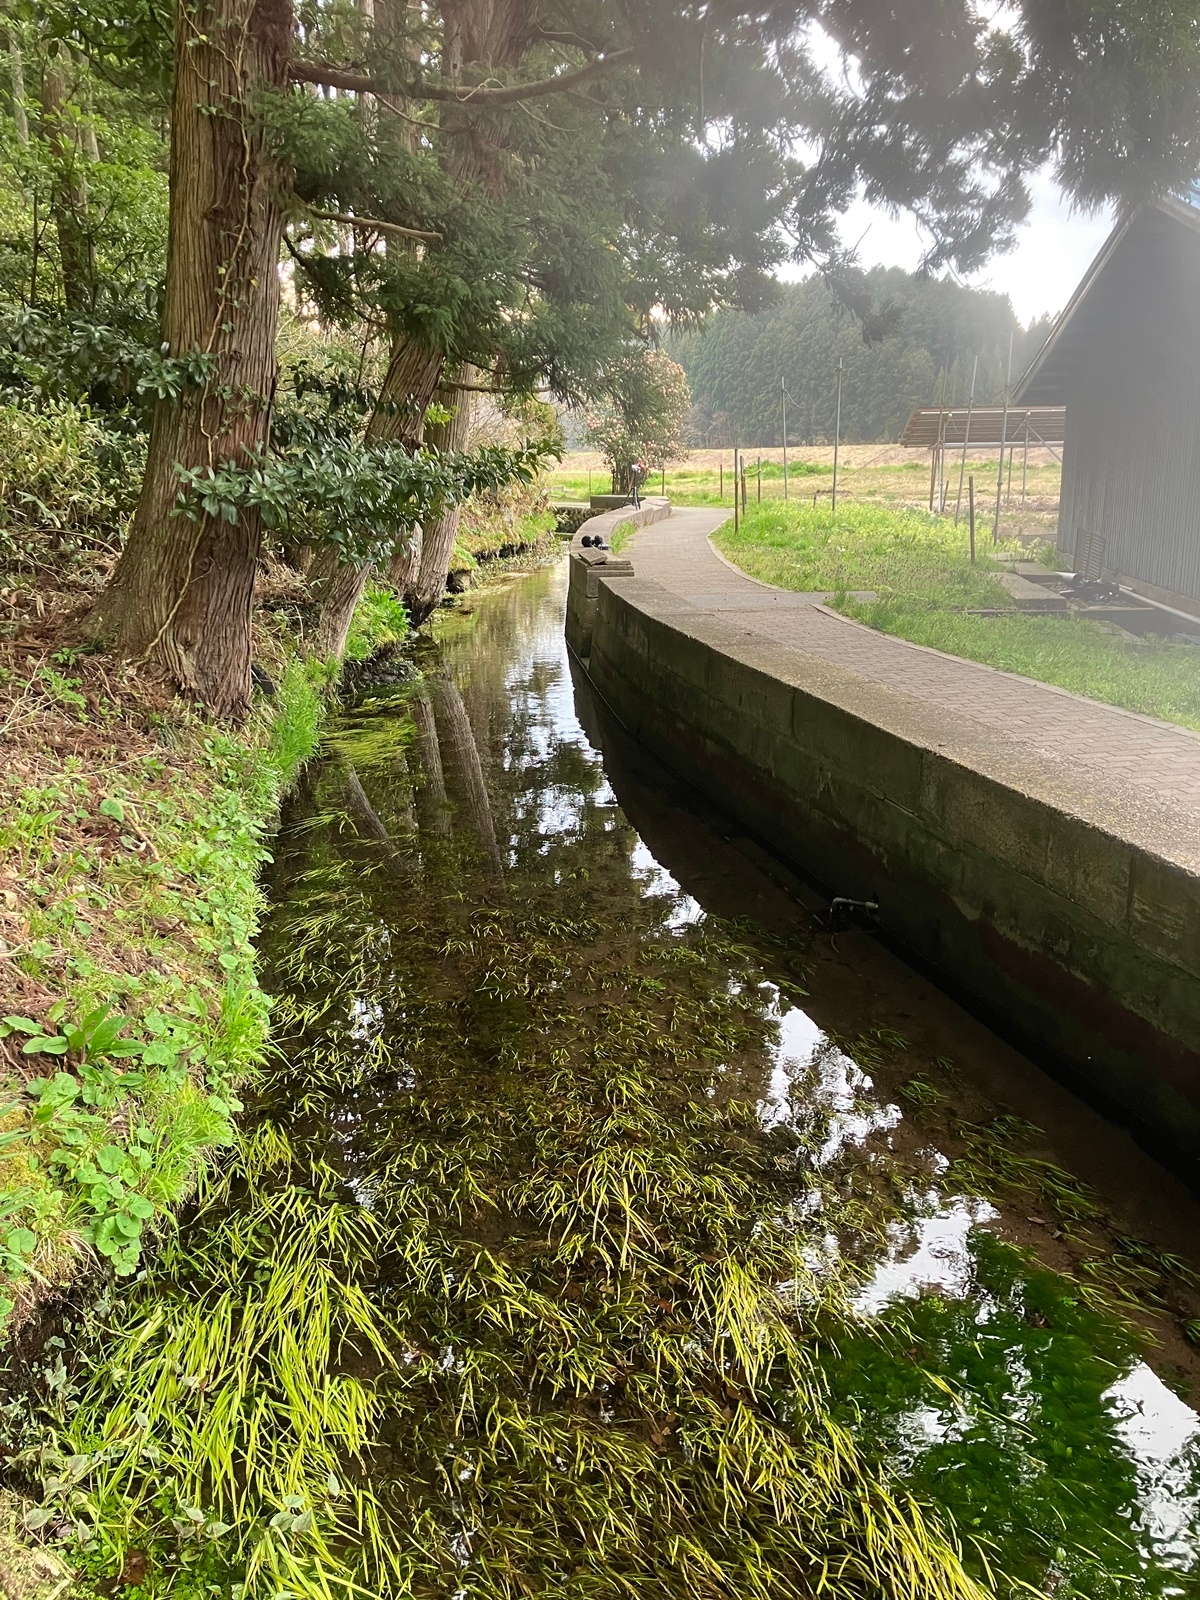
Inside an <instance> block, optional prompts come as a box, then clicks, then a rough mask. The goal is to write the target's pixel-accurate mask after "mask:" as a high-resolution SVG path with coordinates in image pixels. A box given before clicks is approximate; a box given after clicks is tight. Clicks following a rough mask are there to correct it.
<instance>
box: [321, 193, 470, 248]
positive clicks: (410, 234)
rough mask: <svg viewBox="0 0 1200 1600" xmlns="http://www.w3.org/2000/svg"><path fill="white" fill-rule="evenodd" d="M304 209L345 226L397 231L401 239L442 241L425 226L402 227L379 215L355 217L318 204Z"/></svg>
mask: <svg viewBox="0 0 1200 1600" xmlns="http://www.w3.org/2000/svg"><path fill="white" fill-rule="evenodd" d="M305 210H306V211H307V212H308V213H309V215H310V216H313V217H320V218H322V220H323V221H325V222H341V223H344V224H345V226H346V227H347V228H359V229H364V230H366V229H369V230H371V231H374V230H376V229H378V231H379V232H380V233H398V234H399V235H400V237H401V238H402V239H432V240H434V241H435V243H437V244H440V243H441V242H442V235H441V234H440V233H430V232H429V231H428V230H427V229H425V228H404V227H401V225H400V224H399V223H398V222H384V221H382V219H381V218H379V217H355V216H351V215H350V213H349V212H346V211H322V210H321V209H320V207H319V206H310V205H308V204H307V203H306V204H305Z"/></svg>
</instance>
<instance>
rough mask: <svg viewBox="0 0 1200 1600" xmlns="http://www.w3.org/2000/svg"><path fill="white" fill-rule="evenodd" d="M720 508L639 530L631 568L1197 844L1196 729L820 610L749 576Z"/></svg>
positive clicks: (813, 600)
mask: <svg viewBox="0 0 1200 1600" xmlns="http://www.w3.org/2000/svg"><path fill="white" fill-rule="evenodd" d="M727 516H728V513H727V512H723V511H719V510H711V511H710V510H708V509H700V508H694V509H689V508H686V507H684V508H680V509H678V510H676V511H675V513H674V514H673V515H672V516H671V517H670V518H669V519H668V520H667V521H665V522H661V523H658V524H656V525H655V526H653V527H650V528H646V529H643V530H642V531H640V532H639V533H638V534H637V535H636V537H635V539H634V540H633V542H632V543H631V544H630V546H629V547H628V550H627V552H626V553H627V554H628V555H629V556H630V558H631V559H632V562H633V567H634V571H635V573H636V574H637V576H638V577H639V578H647V579H650V580H652V581H653V582H655V583H658V584H661V585H662V586H663V588H665V589H668V590H670V591H671V592H672V593H673V594H674V595H677V596H678V597H679V598H680V599H683V600H685V601H687V602H688V604H690V605H693V606H695V607H696V609H697V610H699V611H703V612H707V613H710V614H713V615H718V616H720V617H721V618H722V620H724V621H726V622H730V623H733V624H736V625H737V626H738V627H739V628H742V629H744V630H745V631H746V632H747V633H750V634H754V635H756V636H757V637H758V638H759V639H760V640H772V641H775V642H776V643H777V644H778V645H780V646H783V647H785V648H786V649H787V650H789V651H798V652H800V653H801V654H802V655H806V656H812V657H815V658H817V659H818V660H821V661H824V662H830V663H833V664H834V665H836V666H838V667H842V668H845V669H847V670H848V671H850V672H853V673H855V674H856V675H857V676H859V677H861V678H864V679H867V680H869V681H871V682H873V683H876V684H881V685H883V686H885V687H886V688H888V689H889V690H891V691H893V692H896V693H898V694H901V695H904V696H907V697H909V698H910V699H912V700H914V701H916V702H917V703H918V704H919V705H921V706H922V707H924V708H930V707H932V708H936V709H939V710H942V711H945V712H946V713H947V714H949V715H951V716H952V718H953V721H954V722H955V724H956V725H958V726H961V725H962V721H963V719H964V718H965V719H968V720H969V722H971V723H973V724H975V725H976V727H977V731H978V734H979V736H980V737H981V738H982V739H983V740H984V742H986V743H987V744H988V745H989V746H991V747H992V748H993V749H996V750H997V753H1001V751H1006V752H1007V753H1010V754H1012V755H1015V756H1021V757H1023V758H1024V759H1025V760H1026V761H1029V760H1030V758H1032V760H1033V763H1034V764H1035V765H1036V766H1038V767H1040V768H1042V769H1043V770H1045V768H1046V766H1047V764H1052V765H1053V766H1055V767H1059V768H1062V767H1063V766H1064V764H1065V766H1066V767H1067V768H1069V771H1070V774H1071V779H1072V781H1071V784H1070V788H1072V789H1073V790H1075V791H1076V793H1078V787H1079V784H1080V782H1081V781H1082V782H1083V783H1084V784H1085V785H1086V787H1088V788H1089V789H1093V793H1094V792H1095V791H1096V790H1106V791H1109V797H1111V796H1112V792H1113V791H1118V792H1123V793H1124V795H1125V796H1127V797H1129V798H1137V797H1139V796H1144V799H1145V802H1146V803H1147V804H1149V805H1151V806H1152V807H1153V809H1154V810H1155V811H1156V812H1158V813H1159V814H1160V815H1161V814H1162V811H1163V808H1164V807H1166V808H1169V812H1170V813H1171V814H1172V815H1173V816H1174V817H1175V819H1176V820H1177V823H1178V825H1179V827H1180V829H1181V836H1180V838H1179V841H1178V842H1179V844H1180V845H1181V846H1184V847H1185V848H1184V850H1183V852H1182V853H1183V854H1185V855H1191V854H1192V852H1193V851H1194V850H1195V848H1196V845H1197V842H1198V840H1200V832H1198V831H1197V830H1200V734H1196V733H1193V732H1191V731H1190V730H1189V729H1186V728H1177V727H1174V726H1172V725H1170V724H1168V723H1162V722H1158V721H1156V720H1155V719H1154V718H1151V717H1144V716H1140V715H1139V714H1137V713H1136V712H1132V711H1121V710H1119V709H1118V708H1117V707H1115V706H1106V705H1100V704H1099V703H1097V702H1096V701H1094V700H1086V699H1084V698H1082V697H1081V696H1080V695H1076V694H1072V693H1070V691H1068V690H1066V689H1058V688H1055V687H1053V686H1052V685H1049V684H1042V683H1035V682H1033V681H1032V680H1031V679H1029V678H1021V677H1018V676H1016V674H1014V673H1010V672H1000V671H998V670H997V669H996V668H994V667H985V666H981V665H979V664H978V663H977V662H973V661H963V660H960V659H959V658H958V657H957V656H948V655H943V654H942V653H941V652H940V651H938V650H929V649H926V648H925V647H924V646H921V645H914V644H909V643H908V642H907V640H904V639H894V638H891V637H890V636H889V635H887V634H883V633H877V632H876V631H875V630H874V629H873V628H867V627H864V626H862V625H861V624H860V623H856V622H851V621H850V620H849V619H848V618H845V617H839V616H838V615H836V613H834V612H831V611H829V610H827V609H826V608H825V607H823V606H822V605H821V604H820V603H819V602H820V599H821V597H820V596H816V595H804V594H796V593H792V592H789V591H787V590H784V589H775V588H772V587H770V586H769V585H767V584H763V583H759V582H757V581H756V580H755V579H753V578H748V577H746V576H745V574H744V573H741V572H738V571H737V570H736V569H735V568H734V567H731V566H730V565H729V564H728V563H727V562H726V561H725V560H724V559H723V558H722V557H721V556H719V555H718V554H717V553H716V551H715V550H713V548H712V546H711V545H710V544H709V542H708V535H709V534H710V533H711V532H712V530H713V529H714V528H717V527H719V526H720V524H721V523H722V522H724V521H725V520H726V519H727ZM1198 656H1200V652H1198ZM1198 670H1200V668H1198ZM1093 786H1094V788H1093Z"/></svg>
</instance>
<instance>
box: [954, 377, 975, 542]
mask: <svg viewBox="0 0 1200 1600" xmlns="http://www.w3.org/2000/svg"><path fill="white" fill-rule="evenodd" d="M978 372H979V357H978V356H976V357H975V365H974V366H973V367H972V368H971V398H970V399H969V400H968V401H967V425H966V427H965V428H964V429H963V453H962V461H961V463H960V464H959V468H958V499H957V500H956V501H955V502H954V526H955V527H956V528H957V527H958V514H959V512H960V511H961V510H962V492H963V478H964V477H965V475H966V471H967V445H968V444H969V443H970V442H971V412H972V411H973V410H974V409H975V378H976V376H977V374H978Z"/></svg>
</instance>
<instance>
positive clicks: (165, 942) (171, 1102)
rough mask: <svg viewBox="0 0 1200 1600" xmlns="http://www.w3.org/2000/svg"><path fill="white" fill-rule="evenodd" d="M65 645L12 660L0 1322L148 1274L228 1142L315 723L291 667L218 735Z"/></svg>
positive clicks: (1, 925)
mask: <svg viewBox="0 0 1200 1600" xmlns="http://www.w3.org/2000/svg"><path fill="white" fill-rule="evenodd" d="M70 635H71V618H70V616H67V617H65V618H60V617H58V616H55V615H53V614H51V616H49V617H48V618H45V619H43V620H42V621H41V623H40V624H39V625H38V626H37V627H32V626H30V625H29V624H25V625H18V628H17V631H16V634H15V636H14V637H10V638H9V639H8V640H6V641H3V642H2V643H0V669H2V671H3V675H4V683H3V690H2V691H0V694H2V698H0V725H2V726H3V729H4V741H5V762H4V767H3V771H2V772H0V806H2V808H3V809H2V818H3V820H2V821H0V896H2V899H3V909H2V911H0V929H2V930H3V937H4V939H5V948H4V968H3V970H4V974H5V982H4V1020H3V1022H2V1023H0V1030H2V1032H3V1035H4V1038H3V1044H2V1045H0V1049H2V1050H3V1053H4V1066H5V1096H4V1105H3V1124H2V1126H3V1130H4V1131H3V1145H2V1148H0V1206H2V1208H3V1221H2V1224H0V1225H2V1227H3V1232H2V1234H0V1272H2V1275H3V1276H2V1282H0V1296H2V1298H0V1312H2V1314H3V1315H4V1316H5V1317H9V1318H14V1317H15V1319H16V1321H17V1322H19V1321H20V1319H21V1318H22V1316H23V1315H24V1314H25V1313H26V1312H27V1311H28V1310H29V1309H30V1308H31V1307H32V1305H34V1304H35V1303H36V1302H37V1300H38V1299H39V1298H40V1297H42V1296H43V1295H44V1294H45V1293H46V1292H47V1291H48V1290H49V1289H51V1288H53V1287H55V1286H57V1285H59V1284H61V1283H62V1282H63V1281H64V1280H66V1279H67V1278H69V1277H70V1276H72V1275H73V1274H74V1273H76V1272H77V1271H78V1270H79V1269H80V1268H82V1267H86V1266H89V1265H91V1264H92V1263H95V1262H106V1263H107V1264H108V1265H109V1266H110V1267H111V1268H112V1270H113V1271H114V1272H115V1273H116V1274H117V1275H118V1276H122V1277H127V1276H129V1275H130V1274H131V1273H133V1272H134V1270H135V1269H136V1268H137V1266H138V1264H139V1261H140V1258H141V1253H142V1245H143V1242H144V1241H145V1239H146V1237H147V1235H148V1234H152V1233H154V1232H156V1231H158V1230H160V1229H161V1228H162V1227H164V1226H166V1225H168V1219H169V1217H170V1214H171V1212H172V1208H173V1207H174V1206H175V1205H176V1204H177V1203H178V1202H179V1200H180V1199H181V1198H182V1197H183V1195H184V1194H186V1193H187V1191H188V1189H189V1188H190V1186H191V1185H192V1184H193V1182H194V1180H195V1176H196V1172H197V1170H198V1167H199V1165H200V1163H201V1162H202V1161H203V1159H204V1157H205V1154H206V1152H207V1151H209V1150H211V1149H212V1148H213V1147H215V1146H219V1145H222V1144H225V1143H228V1142H229V1140H230V1139H231V1137H232V1130H231V1123H230V1116H231V1113H232V1112H233V1111H234V1110H236V1109H237V1102H236V1100H235V1098H234V1094H235V1087H236V1085H237V1083H238V1082H239V1081H240V1080H241V1079H242V1078H243V1077H244V1076H245V1074H246V1073H247V1072H248V1070H249V1069H250V1068H251V1067H252V1066H253V1064H254V1063H255V1062H256V1060H257V1059H258V1058H259V1056H260V1055H261V1052H262V1049H263V1046H264V1043H265V1039H266V1033H267V1006H266V1002H265V1000H264V998H263V996H262V994H261V992H260V990H259V988H258V983H257V979H256V976H255V964H254V953H253V949H252V947H251V942H250V941H251V938H252V936H253V934H254V932H255V929H256V926H257V917H258V909H259V889H258V883H257V874H258V869H259V866H260V864H261V863H262V861H263V860H264V859H265V858H266V854H267V846H266V834H267V830H268V828H269V826H270V822H271V819H272V817H273V815H274V812H275V809H276V806H277V802H278V799H279V795H280V792H281V790H282V788H283V786H284V785H285V784H286V783H287V781H288V780H289V778H290V777H291V775H292V773H293V772H294V771H295V769H296V767H297V765H298V764H299V762H300V761H302V760H303V759H304V757H305V756H307V755H308V754H309V753H310V752H311V750H312V749H313V747H314V745H315V741H316V731H317V723H318V716H319V698H318V694H317V691H316V687H315V685H314V682H313V679H312V676H311V675H310V673H308V672H306V670H305V668H304V667H303V666H302V665H301V664H300V663H299V662H297V661H293V662H291V663H290V664H288V665H286V666H285V667H284V669H283V671H282V673H281V675H280V680H279V686H278V693H277V695H276V696H275V697H274V698H272V699H269V700H265V701H263V702H262V703H261V705H260V707H259V709H258V711H257V712H256V714H255V716H254V718H253V719H252V721H251V723H250V725H249V726H248V727H247V728H246V729H245V730H242V731H239V732H238V733H236V734H229V733H222V732H218V731H215V730H214V729H213V728H212V727H211V726H209V725H207V724H205V723H203V722H202V721H200V720H199V719H196V718H193V717H192V716H191V715H190V714H189V712H188V711H187V709H186V708H184V707H182V706H181V705H179V704H178V703H176V704H171V703H168V702H166V701H164V700H163V699H162V697H161V696H158V695H156V694H155V693H154V692H153V690H148V689H147V688H146V687H145V686H143V685H140V684H139V683H138V682H137V680H136V677H135V676H134V675H133V674H132V673H129V672H124V673H121V672H117V673H114V670H113V667H112V664H111V663H105V664H101V662H100V661H99V660H98V659H97V658H94V657H86V656H80V655H78V654H77V653H76V652H75V650H74V649H73V647H72V644H71V642H70Z"/></svg>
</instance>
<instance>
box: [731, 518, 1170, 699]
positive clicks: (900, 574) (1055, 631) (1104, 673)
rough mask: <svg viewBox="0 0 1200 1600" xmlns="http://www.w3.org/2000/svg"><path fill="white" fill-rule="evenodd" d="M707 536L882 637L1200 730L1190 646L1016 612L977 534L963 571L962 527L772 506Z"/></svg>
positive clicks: (751, 569)
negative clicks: (974, 557)
mask: <svg viewBox="0 0 1200 1600" xmlns="http://www.w3.org/2000/svg"><path fill="white" fill-rule="evenodd" d="M714 538H715V542H716V544H717V546H718V548H719V549H720V550H721V551H722V553H723V554H724V555H726V556H727V557H728V558H729V560H731V561H733V562H734V563H735V564H736V565H737V566H740V567H741V568H742V569H743V571H745V572H747V573H749V574H750V575H751V576H752V577H755V578H758V579H760V580H761V581H762V582H764V583H773V584H777V585H778V586H779V587H780V588H784V589H797V590H801V591H808V590H827V591H829V592H830V593H831V595H832V600H831V603H832V604H833V605H834V606H835V607H836V608H837V609H838V610H840V611H842V612H843V613H844V614H845V615H846V616H849V617H853V618H855V620H857V621H859V622H865V623H867V624H868V625H869V626H870V627H873V628H878V629H879V630H880V631H881V632H883V633H892V634H896V635H897V636H898V637H900V638H902V639H909V640H911V641H912V642H913V643H914V644H922V645H928V646H930V647H932V648H933V649H936V650H945V651H947V652H948V653H949V654H951V655H958V656H964V657H966V658H967V659H968V660H971V661H980V662H984V663H985V664H986V665H988V666H992V667H999V668H1001V669H1002V670H1004V671H1006V672H1015V673H1020V674H1022V675H1023V676H1025V677H1028V678H1035V679H1037V680H1038V681H1039V682H1041V683H1053V684H1056V685H1058V687H1059V688H1063V689H1070V690H1073V691H1074V692H1075V693H1076V694H1081V695H1086V696H1088V697H1089V698H1090V699H1093V700H1102V701H1106V702H1107V703H1108V704H1110V705H1116V706H1123V707H1124V708H1125V709H1126V710H1128V711H1140V712H1143V713H1145V714H1146V715H1148V716H1153V717H1161V718H1163V719H1164V720H1166V721H1169V722H1177V723H1181V724H1182V725H1184V726H1185V727H1192V728H1200V651H1198V650H1197V649H1196V648H1195V647H1194V646H1191V645H1188V644H1182V643H1177V642H1174V641H1171V640H1164V639H1156V638H1152V637H1150V638H1144V639H1138V640H1130V639H1127V638H1125V637H1123V636H1122V635H1120V634H1118V633H1116V632H1114V631H1112V630H1110V629H1108V628H1107V627H1105V626H1104V625H1103V624H1101V623H1097V622H1092V621H1089V620H1087V619H1085V618H1080V617H1054V616H1035V615H1029V614H1027V613H1018V612H1017V611H1015V610H1013V609H1012V606H1011V601H1010V600H1009V597H1008V595H1007V594H1006V592H1005V591H1004V589H1003V588H1002V587H1001V586H1000V584H999V583H998V582H997V573H998V570H999V569H998V567H997V564H996V563H995V562H993V561H992V560H991V542H990V538H988V539H987V542H986V546H985V544H984V539H985V538H986V536H985V535H981V537H980V548H979V552H978V562H977V564H976V565H974V566H972V564H971V561H970V556H969V550H968V534H967V529H966V525H965V523H964V522H961V521H960V523H959V525H958V526H957V527H955V525H954V521H953V519H952V518H950V517H931V516H928V515H927V514H925V513H924V512H920V511H912V510H895V509H892V508H890V507H886V506H879V505H867V504H859V503H852V504H850V505H846V506H842V505H839V506H838V508H837V513H836V515H834V513H833V512H832V511H831V509H830V507H829V506H828V505H817V506H812V505H807V506H805V505H789V506H783V505H779V504H777V503H776V504H772V505H770V506H767V505H763V506H761V507H757V506H751V507H750V509H749V511H748V512H747V514H746V516H745V518H744V519H743V520H742V523H741V527H740V528H739V530H738V532H737V533H736V534H735V533H734V530H733V525H732V523H726V524H725V525H724V526H723V527H722V528H720V529H719V530H718V532H717V533H716V535H715V536H714ZM1001 548H1002V549H1003V548H1005V547H1003V546H1002V547H1001ZM1014 548H1015V547H1014ZM1047 559H1050V557H1047ZM853 591H858V592H859V593H858V595H857V596H856V595H855V593H853ZM862 591H873V593H874V598H867V597H863V595H862ZM975 610H998V611H1001V612H1003V613H1005V614H1003V615H999V616H975V615H972V614H971V613H972V611H975Z"/></svg>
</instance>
